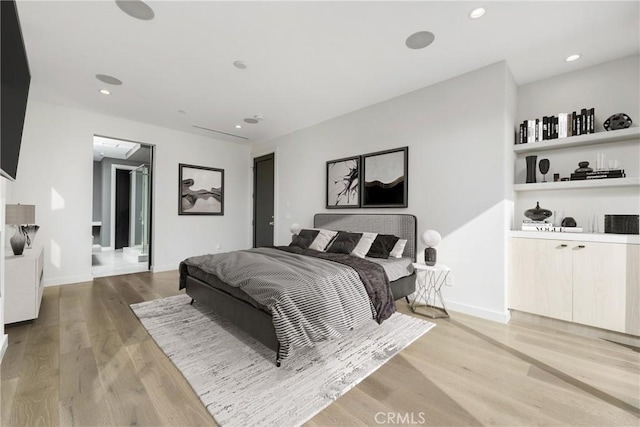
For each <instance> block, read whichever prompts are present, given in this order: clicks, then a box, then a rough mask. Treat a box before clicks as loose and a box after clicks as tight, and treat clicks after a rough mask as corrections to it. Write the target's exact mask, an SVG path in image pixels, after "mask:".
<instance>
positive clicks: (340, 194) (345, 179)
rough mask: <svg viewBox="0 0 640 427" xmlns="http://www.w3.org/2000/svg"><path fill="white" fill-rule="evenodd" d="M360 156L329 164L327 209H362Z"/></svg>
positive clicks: (333, 161)
mask: <svg viewBox="0 0 640 427" xmlns="http://www.w3.org/2000/svg"><path fill="white" fill-rule="evenodd" d="M359 175H360V156H355V157H347V158H344V159H338V160H330V161H328V162H327V199H326V201H327V209H340V208H359V207H360V176H359Z"/></svg>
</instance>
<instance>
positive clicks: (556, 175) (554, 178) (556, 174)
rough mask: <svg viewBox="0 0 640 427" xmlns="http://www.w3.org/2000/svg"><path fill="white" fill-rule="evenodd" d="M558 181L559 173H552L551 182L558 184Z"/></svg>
mask: <svg viewBox="0 0 640 427" xmlns="http://www.w3.org/2000/svg"><path fill="white" fill-rule="evenodd" d="M558 181H560V174H559V173H554V174H553V182H558Z"/></svg>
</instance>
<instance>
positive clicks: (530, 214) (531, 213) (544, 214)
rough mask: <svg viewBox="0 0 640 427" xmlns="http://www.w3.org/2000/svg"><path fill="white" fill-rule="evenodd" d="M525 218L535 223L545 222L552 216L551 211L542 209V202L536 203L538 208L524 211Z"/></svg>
mask: <svg viewBox="0 0 640 427" xmlns="http://www.w3.org/2000/svg"><path fill="white" fill-rule="evenodd" d="M524 216H526V217H527V218H529V219H531V220H534V221H544V220H545V219H547V218H549V217H550V216H551V211H550V210H549V209H543V208H541V207H540V202H536V207H535V208H533V209H527V210H526V211H524Z"/></svg>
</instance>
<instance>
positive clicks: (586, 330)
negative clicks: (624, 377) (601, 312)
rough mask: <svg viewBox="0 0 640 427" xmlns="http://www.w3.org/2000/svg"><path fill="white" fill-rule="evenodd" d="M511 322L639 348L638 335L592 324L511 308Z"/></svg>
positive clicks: (639, 339) (639, 340)
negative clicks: (582, 323)
mask: <svg viewBox="0 0 640 427" xmlns="http://www.w3.org/2000/svg"><path fill="white" fill-rule="evenodd" d="M511 322H512V323H528V324H531V325H536V326H542V327H545V328H551V329H556V330H559V331H563V332H569V333H571V334H575V335H582V336H585V337H590V338H599V339H603V340H607V341H613V342H616V343H619V344H624V345H630V346H633V347H637V348H640V337H638V336H635V335H629V334H624V333H622V332H615V331H609V330H607V329H600V328H595V327H593V326H587V325H581V324H579V323H573V322H567V321H565V320H560V319H553V318H551V317H544V316H538V315H537V314H531V313H525V312H523V311H518V310H511Z"/></svg>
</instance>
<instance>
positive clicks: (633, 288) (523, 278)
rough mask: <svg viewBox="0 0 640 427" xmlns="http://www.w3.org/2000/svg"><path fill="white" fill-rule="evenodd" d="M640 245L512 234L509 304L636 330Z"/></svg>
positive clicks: (639, 328)
mask: <svg viewBox="0 0 640 427" xmlns="http://www.w3.org/2000/svg"><path fill="white" fill-rule="evenodd" d="M639 265H640V246H639V245H633V244H622V243H601V242H587V241H569V240H567V241H563V240H547V239H526V238H513V239H511V263H510V281H509V283H510V284H509V308H511V309H515V310H520V311H525V312H528V313H534V314H538V315H541V316H547V317H552V318H556V319H561V320H567V321H572V322H576V323H580V324H584V325H589V326H595V327H598V328H603V329H609V330H612V331H617V332H623V333H628V334H634V335H640V309H639V305H640V301H639V299H640V274H639V270H640V267H639Z"/></svg>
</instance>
